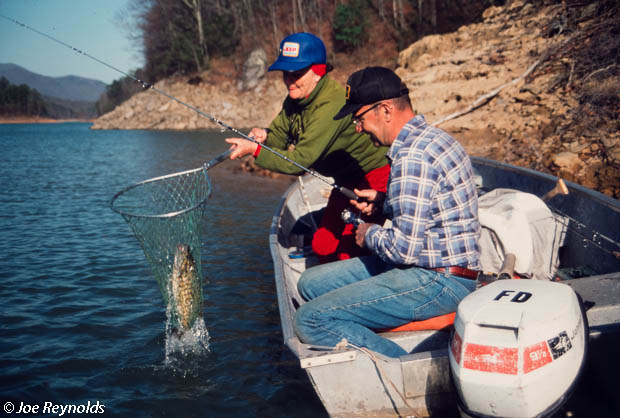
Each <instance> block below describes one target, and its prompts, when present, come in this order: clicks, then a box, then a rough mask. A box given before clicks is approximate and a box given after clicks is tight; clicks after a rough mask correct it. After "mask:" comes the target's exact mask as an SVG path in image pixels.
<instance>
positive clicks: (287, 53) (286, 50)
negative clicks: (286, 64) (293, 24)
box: [282, 42, 299, 58]
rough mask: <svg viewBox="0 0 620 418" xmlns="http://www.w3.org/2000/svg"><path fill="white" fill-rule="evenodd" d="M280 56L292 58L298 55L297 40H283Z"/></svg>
mask: <svg viewBox="0 0 620 418" xmlns="http://www.w3.org/2000/svg"><path fill="white" fill-rule="evenodd" d="M282 56H283V57H292V58H295V57H297V56H299V44H298V43H297V42H284V45H283V46H282Z"/></svg>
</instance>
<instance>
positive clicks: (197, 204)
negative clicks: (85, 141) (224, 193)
mask: <svg viewBox="0 0 620 418" xmlns="http://www.w3.org/2000/svg"><path fill="white" fill-rule="evenodd" d="M199 171H203V172H204V176H205V179H206V181H207V189H208V191H207V193H206V195H205V196H204V197H203V198H202V199H200V200H199V201H198V202H195V203H194V204H193V205H192V206H190V207H187V208H184V209H180V210H177V211H172V212H167V213H163V214H143V213H140V214H137V213H131V212H127V211H125V210H122V209H119V208H118V207H115V203H116V202H117V201H118V199H119V198H121V197H122V196H124V195H126V194H127V193H128V192H130V191H131V190H133V189H136V188H138V187H141V186H145V185H148V184H150V183H154V182H159V181H162V180H166V179H169V178H172V177H178V176H183V175H188V174H193V173H197V172H199ZM212 192H213V187H212V185H211V181H210V179H209V176H208V175H207V170H206V168H205V167H204V166H203V167H199V168H194V169H191V170H186V171H179V172H177V173H172V174H167V175H165V176H159V177H153V178H150V179H147V180H144V181H141V182H139V183H136V184H133V185H131V186H128V187H125V188H124V189H123V190H121V191H120V192H118V193H116V194H115V195H114V196H113V197H112V199H111V200H110V209H112V210H113V211H114V212H116V213H118V214H120V215H122V216H123V217H140V218H171V217H174V216H178V215H181V214H183V213H186V212H191V211H192V210H194V209H196V208H198V207H200V206H201V205H204V204H205V203H206V202H207V200H208V199H209V197H211V193H212Z"/></svg>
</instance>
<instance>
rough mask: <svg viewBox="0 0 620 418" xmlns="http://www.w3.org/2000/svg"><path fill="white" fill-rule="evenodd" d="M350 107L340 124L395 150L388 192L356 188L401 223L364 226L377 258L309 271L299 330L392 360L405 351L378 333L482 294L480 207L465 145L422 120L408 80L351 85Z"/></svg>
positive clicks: (355, 79) (385, 72) (373, 207)
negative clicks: (414, 106) (478, 285)
mask: <svg viewBox="0 0 620 418" xmlns="http://www.w3.org/2000/svg"><path fill="white" fill-rule="evenodd" d="M346 94H347V101H346V104H345V105H344V106H343V107H342V108H341V110H340V112H338V114H337V115H336V116H335V118H334V119H340V118H343V117H345V116H347V115H349V114H352V115H353V117H352V122H353V123H354V124H355V126H356V130H357V131H358V132H361V131H364V132H367V133H369V134H370V136H371V138H372V140H373V142H374V143H375V144H376V145H386V146H389V147H390V148H389V151H388V153H387V157H388V160H389V161H390V163H391V168H390V178H389V182H388V188H387V193H381V192H378V191H376V190H370V189H368V190H356V193H357V194H358V195H359V196H360V197H363V198H364V200H365V202H363V203H357V202H353V201H352V202H351V203H352V204H356V205H357V207H358V209H360V210H361V211H362V212H363V213H365V214H370V213H373V212H376V211H380V210H383V213H384V214H385V215H386V216H387V217H388V218H389V219H390V220H391V225H389V226H384V227H382V226H380V225H377V224H372V223H363V224H361V225H359V226H358V227H357V231H356V242H357V244H358V245H360V246H364V247H366V248H368V249H369V250H370V251H371V253H372V255H370V256H365V257H359V258H354V259H350V260H344V261H339V262H336V263H332V264H328V265H324V266H318V267H314V268H311V269H308V270H306V272H304V274H303V275H302V276H301V279H300V281H299V284H298V288H299V292H300V294H301V295H302V296H303V297H304V298H305V299H306V300H307V301H308V302H307V303H305V304H303V305H302V306H301V307H300V308H299V310H298V311H297V315H296V318H295V330H296V332H297V334H298V335H299V337H300V339H301V340H302V341H304V342H307V343H312V344H320V345H327V346H334V345H336V344H337V343H338V342H340V341H341V340H342V339H343V338H346V339H347V341H349V342H351V343H353V344H355V345H357V346H363V347H367V348H369V349H371V350H374V351H376V352H378V353H381V354H384V355H386V356H389V357H399V356H401V355H403V354H405V353H406V352H405V350H404V349H403V348H402V347H400V346H399V345H398V344H396V343H395V342H393V341H390V340H388V339H385V338H382V337H380V336H379V335H378V334H376V333H375V332H374V331H373V330H376V329H389V328H393V327H397V326H400V325H403V324H406V323H408V322H411V321H419V320H425V319H429V318H432V317H435V316H439V315H443V314H447V313H450V312H454V311H455V310H456V307H457V305H458V303H459V302H460V301H461V299H463V298H464V297H465V296H467V295H468V294H469V293H470V292H471V291H473V290H474V289H475V286H476V282H475V279H476V278H477V272H478V270H479V269H480V261H479V245H478V239H479V236H480V224H479V222H478V200H477V193H476V188H475V184H474V180H473V169H472V166H471V162H470V160H469V157H468V156H467V154H466V152H465V150H464V149H463V147H462V146H461V145H460V144H459V143H458V142H457V141H456V140H455V139H454V138H452V137H451V136H450V135H448V134H447V133H446V132H444V131H442V130H441V129H438V128H434V127H432V126H430V125H428V124H426V121H425V120H424V117H423V116H421V115H418V116H416V115H415V114H414V112H413V110H412V108H411V103H410V101H409V91H408V89H407V88H406V86H405V85H404V84H403V83H402V81H401V79H400V78H399V77H398V76H397V75H396V74H395V73H394V72H393V71H391V70H389V69H387V68H383V67H369V68H365V69H364V70H361V71H358V72H356V73H354V74H352V75H351V77H349V80H348V82H347V86H346Z"/></svg>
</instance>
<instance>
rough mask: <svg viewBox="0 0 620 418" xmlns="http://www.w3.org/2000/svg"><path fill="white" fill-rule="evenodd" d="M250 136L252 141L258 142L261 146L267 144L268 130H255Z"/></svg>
mask: <svg viewBox="0 0 620 418" xmlns="http://www.w3.org/2000/svg"><path fill="white" fill-rule="evenodd" d="M248 136H249V137H250V138H252V139H255V140H256V141H257V142H260V143H261V144H262V143H263V142H265V140H266V139H267V129H264V128H253V129H252V130H251V131H250V133H249V134H248Z"/></svg>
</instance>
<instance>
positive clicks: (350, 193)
mask: <svg viewBox="0 0 620 418" xmlns="http://www.w3.org/2000/svg"><path fill="white" fill-rule="evenodd" d="M0 17H2V18H4V19H6V20H8V21H10V22H13V23H15V24H16V25H19V26H21V27H23V28H25V29H28V30H30V31H32V32H34V33H36V34H38V35H41V36H43V37H45V38H47V39H49V40H51V41H53V42H56V43H58V44H60V45H62V46H64V47H66V48H69V49H71V50H73V51H74V52H76V53H78V54H81V55H84V56H85V57H87V58H90V59H92V60H93V61H95V62H98V63H99V64H102V65H104V66H106V67H108V68H110V69H112V70H114V71H116V72H118V73H120V74H123V75H124V76H125V77H129V78H130V79H132V80H134V81H136V82H137V83H139V84H141V85H142V88H144V89H150V90H153V91H154V92H156V93H158V94H160V95H162V96H164V97H167V98H168V99H170V100H173V101H175V102H177V103H179V104H180V105H182V106H185V107H187V108H188V109H191V110H193V111H194V112H196V113H198V114H199V115H200V116H203V117H205V118H207V119H209V120H210V121H212V122H214V123H216V124H218V125H220V126H221V127H222V128H224V129H225V130H226V129H227V130H229V131H231V132H233V133H235V134H237V135H239V136H240V137H242V138H244V139H246V140H248V141H250V142H253V143H255V144H257V145H259V146H261V147H262V148H265V149H266V150H267V151H269V152H271V153H272V154H274V155H276V156H278V157H280V158H282V159H284V160H285V161H287V162H289V163H291V164H293V165H294V166H295V167H297V168H299V169H301V170H303V171H305V172H306V173H308V174H310V175H312V176H314V177H316V178H317V179H319V180H321V181H323V182H324V183H327V184H328V185H329V186H330V187H332V188H333V189H336V190H338V191H339V192H340V193H342V194H343V195H345V196H346V197H348V198H349V199H351V200H358V199H359V196H357V195H356V194H355V193H354V192H353V191H352V190H349V189H347V188H346V187H342V186H339V185H337V184H336V183H334V182H330V181H329V180H327V179H326V178H325V177H323V176H321V175H319V174H317V173H316V172H315V171H314V170H310V169H309V168H306V167H304V166H303V165H301V164H299V163H298V162H296V161H293V160H291V159H290V158H288V157H287V156H286V155H283V154H281V153H280V152H278V151H276V150H275V149H273V148H271V147H269V146H267V145H265V144H262V143H261V142H259V141H257V140H256V139H254V138H252V137H250V136H248V135H246V134H244V133H243V132H241V131H239V130H237V129H235V128H233V127H232V126H230V125H228V124H226V123H224V122H223V121H222V120H220V119H218V118H216V117H215V116H212V115H210V114H208V113H205V112H203V111H202V110H200V109H198V108H197V107H195V106H192V105H190V104H188V103H185V102H184V101H182V100H180V99H177V98H176V97H174V96H172V95H170V94H168V93H166V92H165V91H163V90H161V89H158V88H157V87H155V86H154V85H153V84H151V83H148V82H146V81H144V80H142V79H140V78H138V77H136V76H134V75H131V74H129V73H127V72H125V71H123V70H121V69H119V68H116V67H114V66H113V65H110V64H108V63H107V62H104V61H102V60H100V59H99V58H97V57H94V56H92V55H90V54H88V53H87V52H85V51H82V50H80V49H78V48H76V47H74V46H72V45H69V44H67V43H65V42H63V41H61V40H59V39H57V38H54V37H53V36H51V35H48V34H47V33H44V32H41V31H39V30H37V29H35V28H33V27H31V26H28V25H27V24H25V23H22V22H20V21H18V20H15V19H13V18H11V17H8V16H5V15H3V14H0ZM216 158H218V157H216ZM222 160H223V158H222V159H221V160H219V161H218V162H220V161H222ZM212 162H213V161H211V162H210V163H212ZM212 165H213V164H211V166H212Z"/></svg>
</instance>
